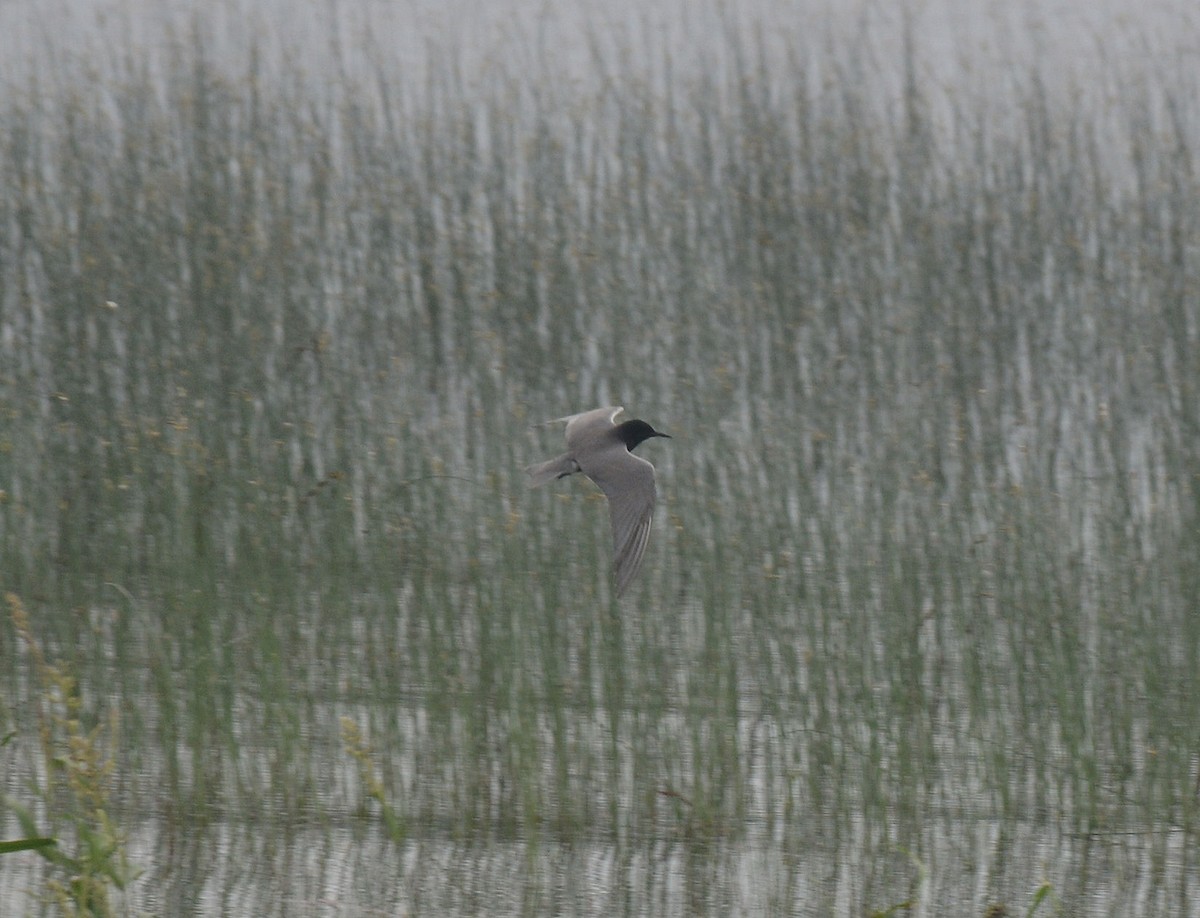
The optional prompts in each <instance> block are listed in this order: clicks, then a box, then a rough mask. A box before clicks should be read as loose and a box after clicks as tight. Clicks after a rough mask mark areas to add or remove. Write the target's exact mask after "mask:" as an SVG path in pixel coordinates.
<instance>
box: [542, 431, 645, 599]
mask: <svg viewBox="0 0 1200 918" xmlns="http://www.w3.org/2000/svg"><path fill="white" fill-rule="evenodd" d="M622 410H623V409H621V408H596V409H594V410H592V411H585V412H583V413H582V414H573V415H570V416H568V417H565V418H559V419H558V420H559V421H560V422H562V421H565V422H566V424H567V451H566V452H565V453H563V454H562V455H561V456H557V457H555V458H554V459H551V460H549V461H548V462H542V463H539V464H537V465H531V466H529V467H528V468H526V469H525V471H526V472H527V473H528V475H529V476H530V482H529V486H530V487H531V488H536V487H538V486H539V485H544V484H546V483H547V482H549V481H553V480H554V479H556V478H563V477H565V476H567V475H573V474H574V473H576V472H583V474H584V475H586V476H587V477H588V478H590V479H591V480H592V481H594V482H595V483H596V485H597V486H598V487H599V488H600V490H601V491H603V492H604V496H605V497H607V498H608V505H609V509H610V511H611V512H612V528H613V571H614V572H615V574H616V577H617V595H618V596H619V595H621V594H622V593H624V592H625V588H626V587H628V586H629V583H630V581H631V580H633V576H634V575H635V574H636V573H637V572H638V568H640V567H641V566H642V557H643V555H644V554H645V552H646V543H647V541H648V540H649V538H650V523H651V520H652V518H653V516H654V501H655V488H654V466H652V465H651V464H650V463H649V462H647V461H646V460H645V459H642V458H641V457H640V456H635V455H633V453H632V452H631V451H632V450H633V448H634V447H636V446H637V445H638V444H639V443H641V442H642V441H643V440H648V439H650V438H651V437H667V434H664V433H659V432H658V431H657V430H655V429H654V428H653V427H651V426H650V425H649V424H647V423H646V422H645V421H638V420H632V421H625V422H623V423H621V424H618V423H616V417H617V415H619V414H620V413H621V411H622ZM548 423H551V424H553V423H555V422H554V421H550V422H548ZM668 439H669V437H668Z"/></svg>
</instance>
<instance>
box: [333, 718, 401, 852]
mask: <svg viewBox="0 0 1200 918" xmlns="http://www.w3.org/2000/svg"><path fill="white" fill-rule="evenodd" d="M341 723H342V743H343V745H344V746H345V747H346V752H347V753H348V754H349V756H350V757H351V758H352V759H354V761H355V762H357V763H358V776H359V778H360V779H361V780H362V782H363V785H364V786H365V787H366V789H367V796H368V797H370V798H371V799H372V800H375V801H376V802H377V803H378V804H379V808H380V810H381V812H382V814H383V825H384V827H385V828H386V829H387V833H388V837H389V838H390V839H391V840H392V841H394V842H397V843H399V842H402V841H404V836H405V831H404V821H403V820H402V819H401V818H400V816H399V815H398V814H397V813H396V810H395V808H394V807H393V806H392V805H391V803H389V802H388V799H387V794H386V793H385V792H384V788H383V781H381V780H380V778H379V775H378V774H376V772H375V762H374V761H373V760H372V758H371V754H372V750H371V746H370V744H369V743H368V742H367V738H366V737H365V736H363V732H362V730H360V729H359V726H358V724H356V723H355V722H354V719H353V718H351V717H343V718H342V721H341Z"/></svg>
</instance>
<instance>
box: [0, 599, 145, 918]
mask: <svg viewBox="0 0 1200 918" xmlns="http://www.w3.org/2000/svg"><path fill="white" fill-rule="evenodd" d="M6 599H7V601H8V605H9V609H10V610H11V614H12V620H13V624H14V626H15V627H16V630H17V635H18V636H19V637H20V639H21V640H22V641H23V642H24V643H25V646H26V647H27V648H28V649H29V653H30V656H31V657H32V658H33V662H34V670H35V672H36V674H37V680H38V692H37V696H36V697H37V701H36V706H37V723H38V742H39V746H40V748H41V753H42V757H43V759H44V762H45V766H46V769H45V778H44V779H43V780H44V783H43V784H41V786H38V785H37V784H36V783H34V784H33V789H34V793H35V794H36V795H37V796H38V797H39V798H40V799H41V801H42V803H43V805H44V807H45V811H46V818H47V819H48V820H49V821H50V823H51V825H52V826H53V827H54V828H55V829H56V831H54V832H52V833H43V832H41V831H39V830H38V827H37V823H36V821H35V819H34V816H33V814H32V813H31V812H30V811H29V809H28V808H26V807H24V806H21V805H20V804H18V803H16V802H14V801H12V800H11V799H9V800H6V804H7V805H8V807H9V808H10V809H12V811H13V812H14V813H15V814H16V815H17V818H18V820H19V821H20V823H21V828H22V830H23V831H24V832H25V834H26V835H27V836H29V837H28V838H26V839H22V840H20V841H17V842H7V843H5V844H6V845H8V846H12V845H18V846H21V847H17V848H12V847H7V848H5V849H0V850H21V849H22V847H23V848H26V849H29V848H32V849H33V850H36V851H37V852H38V853H39V854H40V855H41V856H42V857H44V858H45V859H46V860H47V861H49V862H50V863H51V864H53V865H54V866H55V867H57V868H59V871H58V872H56V873H55V874H53V875H51V876H50V877H49V878H48V879H47V880H46V898H47V899H48V900H49V901H50V902H53V903H54V904H56V905H57V906H58V908H59V909H60V911H61V912H62V913H63V914H65V915H111V914H114V909H113V907H112V904H111V899H110V892H111V889H112V888H114V887H115V888H116V889H118V890H123V889H124V888H125V887H126V886H127V885H128V884H129V882H130V881H132V880H133V879H134V877H135V876H136V872H135V871H133V870H132V869H131V868H130V866H129V862H128V860H127V858H126V855H125V838H124V836H123V834H122V833H121V831H120V830H119V829H118V828H117V827H116V825H114V823H113V821H112V819H111V818H110V817H109V815H108V810H107V807H108V801H109V780H110V778H111V776H112V772H113V767H114V763H113V758H112V754H111V752H110V749H111V748H112V739H111V736H112V734H114V733H115V732H116V714H115V712H114V713H113V715H112V716H111V718H110V720H109V723H108V725H107V731H106V725H104V724H99V725H97V726H96V727H94V728H93V729H91V730H85V729H84V727H83V724H82V723H81V720H80V713H81V708H82V701H81V699H80V696H79V691H78V686H77V684H76V682H75V679H74V677H73V676H72V675H71V673H70V670H69V669H68V667H67V666H66V664H63V663H57V664H54V663H50V662H49V661H48V660H47V659H46V656H45V654H44V653H43V651H42V647H41V645H40V644H39V643H38V641H37V639H36V638H35V637H34V634H33V630H32V628H31V627H30V624H29V616H28V614H27V613H26V611H25V607H24V605H23V604H22V602H21V600H20V598H19V597H18V596H16V595H15V594H13V593H9V594H7V596H6ZM106 732H107V733H108V735H109V738H107V739H106V736H105V734H106ZM68 836H73V838H74V844H73V845H72V846H70V847H64V846H63V845H62V844H61V843H62V841H63V839H64V838H65V837H68Z"/></svg>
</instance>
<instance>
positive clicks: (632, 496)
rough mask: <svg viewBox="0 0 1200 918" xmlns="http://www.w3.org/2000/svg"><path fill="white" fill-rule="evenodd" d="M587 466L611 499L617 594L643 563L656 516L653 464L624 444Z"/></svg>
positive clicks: (587, 469)
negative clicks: (651, 525) (634, 453)
mask: <svg viewBox="0 0 1200 918" xmlns="http://www.w3.org/2000/svg"><path fill="white" fill-rule="evenodd" d="M589 465H591V466H592V467H591V468H584V472H585V473H586V474H587V476H588V477H589V478H590V479H592V481H594V482H596V484H597V485H599V487H600V490H601V491H603V492H604V495H605V496H606V497H607V498H608V506H609V510H610V511H611V513H612V528H613V572H614V573H615V574H616V578H617V595H618V596H620V595H621V594H623V593H624V592H625V588H626V587H628V586H629V583H630V581H632V580H633V578H634V575H635V574H637V572H638V570H639V568H641V566H642V557H643V556H644V555H645V554H646V545H647V543H648V542H649V541H650V523H651V521H652V520H653V517H654V501H655V488H654V466H652V465H651V464H650V463H649V462H647V461H646V460H645V459H641V458H639V457H638V456H635V455H633V453H631V452H629V451H628V450H627V449H625V445H624V444H622V443H616V444H614V448H613V449H611V450H606V451H605V452H604V455H603V456H602V457H600V461H599V462H595V463H589Z"/></svg>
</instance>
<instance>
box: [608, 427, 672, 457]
mask: <svg viewBox="0 0 1200 918" xmlns="http://www.w3.org/2000/svg"><path fill="white" fill-rule="evenodd" d="M615 430H616V432H617V436H618V437H620V438H621V441H622V442H623V443H624V444H625V448H626V449H627V450H629V451H630V452H633V448H634V447H635V446H637V445H638V444H639V443H641V442H642V441H643V440H649V439H650V438H651V437H666V438H667V439H668V440H670V439H671V436H670V434H665V433H659V432H658V431H657V430H655V429H654V428H653V427H651V426H650V425H649V424H647V423H646V422H645V421H636V420H635V421H626V422H625V423H623V424H618V425H617V426H616V428H615Z"/></svg>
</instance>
